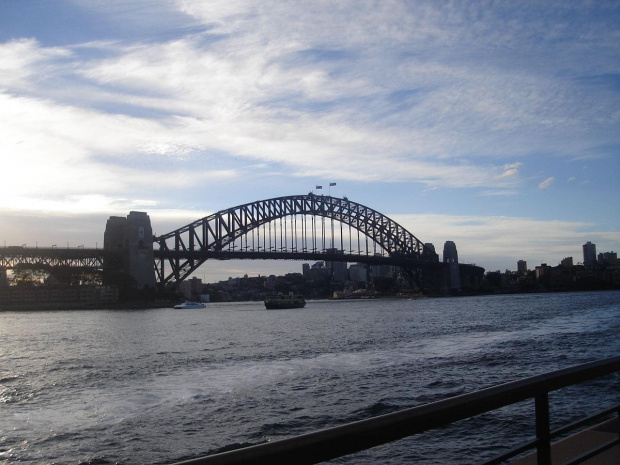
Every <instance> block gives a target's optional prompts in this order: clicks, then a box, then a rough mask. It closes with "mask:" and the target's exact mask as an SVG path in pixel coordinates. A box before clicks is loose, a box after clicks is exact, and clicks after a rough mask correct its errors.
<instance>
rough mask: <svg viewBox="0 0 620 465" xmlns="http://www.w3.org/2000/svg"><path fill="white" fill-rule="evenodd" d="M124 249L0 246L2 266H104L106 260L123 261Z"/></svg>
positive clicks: (47, 267) (42, 267) (113, 262)
mask: <svg viewBox="0 0 620 465" xmlns="http://www.w3.org/2000/svg"><path fill="white" fill-rule="evenodd" d="M123 254H124V251H116V250H105V249H99V248H95V249H93V248H84V247H78V248H68V247H67V248H59V247H19V246H9V247H0V268H6V269H10V268H17V267H19V266H28V267H31V268H39V269H49V268H53V267H56V266H70V267H91V268H102V267H103V262H104V260H106V261H108V260H109V263H111V264H116V263H122V259H123Z"/></svg>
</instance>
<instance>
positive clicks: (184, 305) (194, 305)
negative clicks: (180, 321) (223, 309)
mask: <svg viewBox="0 0 620 465" xmlns="http://www.w3.org/2000/svg"><path fill="white" fill-rule="evenodd" d="M206 307H207V306H206V305H205V304H203V303H202V302H192V301H191V300H186V301H185V302H183V303H182V304H178V305H175V306H174V308H180V309H186V308H206Z"/></svg>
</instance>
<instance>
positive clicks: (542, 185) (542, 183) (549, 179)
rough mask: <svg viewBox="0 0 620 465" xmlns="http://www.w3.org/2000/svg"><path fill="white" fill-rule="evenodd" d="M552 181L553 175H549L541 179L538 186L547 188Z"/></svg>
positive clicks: (553, 179)
mask: <svg viewBox="0 0 620 465" xmlns="http://www.w3.org/2000/svg"><path fill="white" fill-rule="evenodd" d="M553 181H555V177H554V176H551V177H549V178H547V179H545V180H544V181H541V182H540V183H538V188H539V189H547V188H548V187H549V186H551V184H553Z"/></svg>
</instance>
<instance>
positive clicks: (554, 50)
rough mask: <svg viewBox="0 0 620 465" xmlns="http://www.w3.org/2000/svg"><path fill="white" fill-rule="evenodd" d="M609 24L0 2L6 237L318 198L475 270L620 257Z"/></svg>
mask: <svg viewBox="0 0 620 465" xmlns="http://www.w3.org/2000/svg"><path fill="white" fill-rule="evenodd" d="M619 21H620V7H618V5H617V3H616V2H605V1H602V2H597V3H596V4H593V5H586V4H582V3H578V2H561V3H546V4H543V5H540V4H538V3H536V2H517V3H515V2H497V3H494V4H492V5H487V4H484V5H482V6H478V5H472V4H471V3H469V2H452V3H442V2H430V1H429V2H425V1H419V2H399V1H394V2H376V3H374V2H368V3H359V2H339V3H338V7H337V8H336V7H335V6H334V5H330V4H328V3H311V4H299V3H297V2H251V1H245V2H217V1H214V2H208V3H204V2H192V1H180V0H179V1H171V0H162V1H156V0H131V1H125V2H105V3H101V4H98V3H95V2H84V1H82V0H64V1H61V0H51V1H34V0H33V1H9V2H6V3H4V5H3V6H2V14H0V57H2V59H1V60H0V115H1V118H2V121H3V123H2V125H0V135H1V137H0V153H2V165H3V169H2V171H1V174H0V179H1V181H2V186H3V195H2V196H1V198H0V241H3V242H4V243H5V244H7V245H21V244H22V243H27V244H28V245H29V246H34V245H35V244H37V245H39V246H51V245H57V246H59V247H60V246H65V245H67V244H68V245H70V246H74V247H76V246H78V245H84V246H86V247H94V246H96V245H97V246H99V247H101V246H102V244H103V231H104V229H105V222H106V220H107V218H108V217H109V216H111V215H120V216H125V215H127V214H128V213H129V211H131V210H137V211H146V212H147V213H148V214H149V215H150V217H151V220H152V225H153V230H154V233H155V234H163V233H166V232H169V231H171V230H174V229H177V228H179V227H181V226H183V225H185V224H187V223H189V222H192V221H194V220H197V219H199V218H201V217H204V216H207V215H208V214H210V213H213V212H215V211H218V210H223V209H226V208H230V207H233V206H236V205H239V204H243V203H247V202H252V201H255V200H260V199H267V198H272V197H279V196H284V195H294V194H306V193H308V192H309V191H311V190H314V191H315V193H324V194H327V193H328V192H329V193H331V195H333V196H336V197H343V196H345V195H346V196H347V197H348V198H349V199H350V200H353V201H355V202H358V203H361V204H363V205H366V206H368V207H370V208H373V209H375V210H378V211H380V212H381V213H383V214H385V215H387V216H389V217H390V218H392V219H393V220H394V221H396V222H398V223H399V224H401V225H403V226H404V227H405V228H407V229H408V230H409V231H410V232H411V233H413V234H414V235H415V236H416V237H418V238H419V239H420V240H422V241H424V242H431V243H433V244H434V245H435V248H436V250H438V251H440V250H441V247H442V246H443V244H444V243H445V242H446V241H453V242H454V243H455V244H456V247H457V248H458V252H459V261H460V262H462V263H475V264H477V265H479V266H482V267H484V268H485V269H486V270H487V271H493V270H497V269H499V270H502V271H503V270H504V269H513V270H514V269H516V266H517V260H525V261H527V262H528V265H529V266H530V268H531V267H533V266H534V265H535V264H540V263H548V264H550V265H555V264H557V263H559V262H560V261H561V260H562V259H563V258H565V257H569V256H572V257H574V259H575V262H580V261H581V257H582V251H581V250H582V249H581V248H582V245H583V244H585V243H586V242H588V241H591V242H592V243H594V244H596V246H597V251H599V252H608V251H618V249H620V215H619V213H620V207H618V202H617V200H618V198H620V187H618V183H617V179H616V178H617V175H618V173H619V172H620V170H619V169H618V168H619V167H620V164H619V161H618V160H619V157H618V156H619V153H618V152H619V148H620V114H619V113H618V108H620V58H619V57H620V53H619V52H620V32H619V31H618V29H617V24H618V22H619ZM330 183H336V185H334V186H331V187H330V186H329V184H330ZM317 185H322V186H323V189H322V190H321V191H317V190H316V189H315V187H316V186H317ZM0 244H1V243H0ZM299 267H300V264H299V263H298V262H292V263H286V262H282V263H272V262H254V261H244V262H229V263H228V262H221V261H217V262H215V263H209V262H207V264H206V267H205V268H204V269H202V270H199V271H198V272H197V273H196V275H197V276H199V277H202V276H204V277H205V278H206V279H207V280H218V279H226V278H227V277H228V276H235V275H243V274H245V273H248V274H250V275H253V274H272V273H275V274H279V273H286V272H288V271H290V270H294V271H297V269H298V268H299Z"/></svg>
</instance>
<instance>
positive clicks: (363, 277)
mask: <svg viewBox="0 0 620 465" xmlns="http://www.w3.org/2000/svg"><path fill="white" fill-rule="evenodd" d="M349 279H350V280H351V281H357V282H362V283H365V282H368V266H367V265H366V264H364V263H355V264H354V265H351V266H350V267H349Z"/></svg>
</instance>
